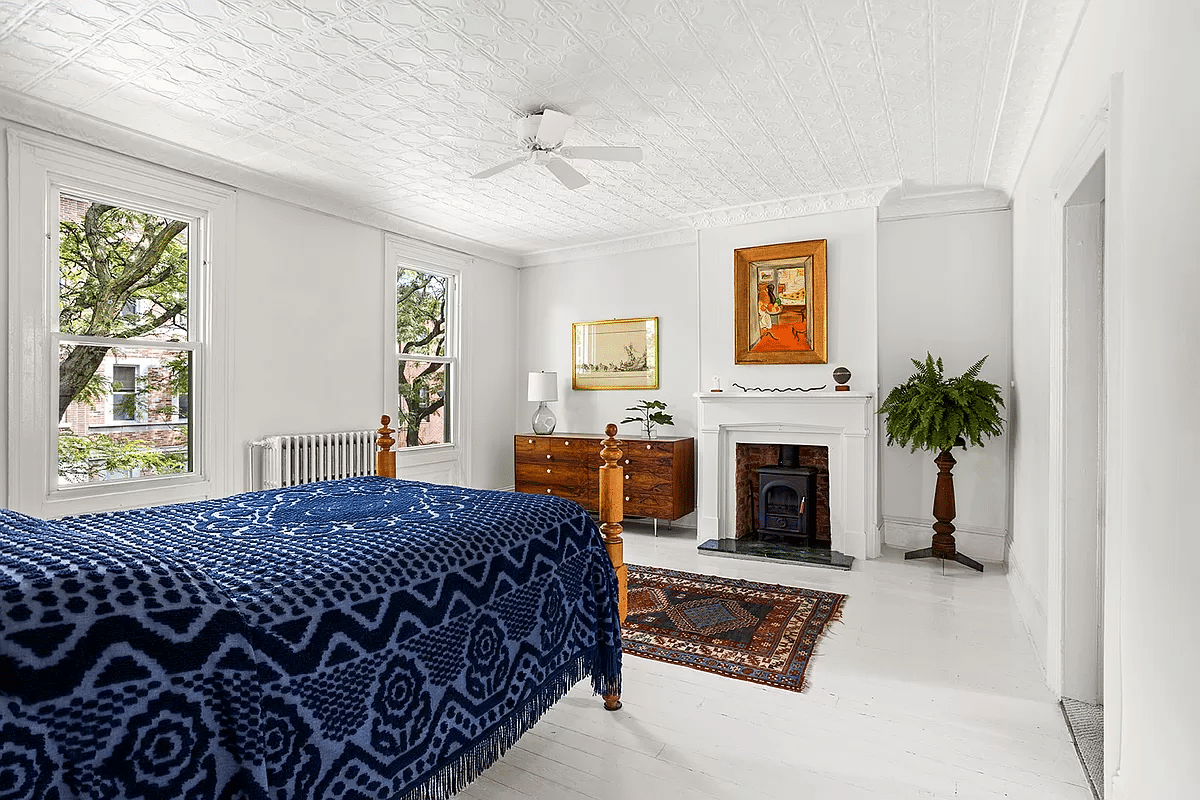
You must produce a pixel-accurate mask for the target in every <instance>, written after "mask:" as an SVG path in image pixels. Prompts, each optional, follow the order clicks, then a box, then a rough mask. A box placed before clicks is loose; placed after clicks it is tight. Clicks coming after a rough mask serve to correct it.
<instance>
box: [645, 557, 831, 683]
mask: <svg viewBox="0 0 1200 800" xmlns="http://www.w3.org/2000/svg"><path fill="white" fill-rule="evenodd" d="M628 566H629V615H628V616H627V617H626V619H625V624H623V625H622V626H621V640H622V642H623V644H624V649H625V652H626V653H629V654H631V655H635V656H642V657H643V658H653V659H655V660H657V661H666V662H668V663H671V664H681V665H683V666H685V667H691V668H692V669H699V670H703V671H705V672H712V673H715V674H717V675H726V676H728V677H730V678H738V679H739V680H743V681H750V682H752V683H761V684H764V685H766V686H775V687H778V688H780V689H788V690H790V691H793V692H799V691H803V689H804V673H805V671H806V670H807V669H808V663H809V661H810V660H811V659H812V657H813V649H814V648H815V647H816V645H817V641H818V640H819V639H820V638H821V634H822V633H824V632H825V628H826V627H827V626H828V625H829V623H831V622H833V621H835V620H837V619H838V618H839V617H840V616H841V613H842V604H843V603H844V602H845V600H846V595H844V594H835V593H833V592H819V591H815V590H813V589H800V588H796V587H793V586H778V585H776V584H771V583H755V582H754V581H745V580H735V579H733V578H720V577H717V576H715V575H696V574H694V573H691V572H677V571H675V570H670V569H660V568H658V567H639V566H635V565H633V564H630V565H628Z"/></svg>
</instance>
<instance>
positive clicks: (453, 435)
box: [383, 234, 471, 482]
mask: <svg viewBox="0 0 1200 800" xmlns="http://www.w3.org/2000/svg"><path fill="white" fill-rule="evenodd" d="M470 263H471V258H470V257H469V256H466V255H463V254H461V253H457V252H455V251H452V250H447V249H445V248H442V247H438V246H436V245H430V244H426V243H424V242H418V241H416V240H413V239H408V238H405V237H401V236H397V235H395V234H385V237H384V270H383V272H384V292H383V299H384V308H383V323H384V330H385V331H386V332H387V340H386V341H388V342H389V343H390V344H388V345H387V346H385V347H384V367H383V370H384V372H383V374H384V376H385V380H384V386H383V393H384V396H383V408H384V409H385V410H386V413H388V414H390V415H391V417H392V423H391V427H393V428H397V431H399V428H398V425H397V421H398V420H399V419H400V415H399V406H400V396H399V392H398V391H397V387H396V380H397V376H398V374H399V369H400V361H401V358H400V343H399V342H398V341H397V340H396V276H397V274H398V273H399V271H400V270H401V269H412V270H417V271H419V272H427V273H432V274H435V275H442V276H444V277H447V278H449V279H450V284H449V286H448V287H447V295H448V296H447V299H446V353H447V355H445V356H432V355H423V354H412V355H409V356H407V357H406V359H405V360H410V361H425V362H436V363H444V364H446V365H447V367H446V368H447V383H448V384H449V392H448V393H447V396H446V405H445V406H444V408H445V409H446V414H447V415H448V417H449V428H450V442H448V443H444V444H427V445H421V446H419V447H400V446H397V447H396V448H395V450H396V463H397V468H398V470H399V471H403V470H404V469H405V468H406V467H408V468H420V467H424V466H431V465H438V466H440V467H441V468H443V469H446V470H448V472H447V478H448V481H449V482H464V481H465V458H464V453H465V447H464V442H465V437H466V436H467V435H469V434H468V430H469V426H468V424H467V420H466V416H467V415H466V414H465V413H464V411H465V409H464V406H463V403H464V400H465V398H467V397H469V396H470V393H469V390H468V388H467V387H466V385H465V381H466V375H467V370H466V369H464V366H463V363H464V353H463V348H462V342H463V340H464V336H463V331H464V327H465V320H464V319H463V314H462V309H463V294H464V287H463V269H464V267H466V266H467V265H469V264H470ZM398 438H399V433H397V439H398Z"/></svg>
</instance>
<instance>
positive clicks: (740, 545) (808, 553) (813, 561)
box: [696, 535, 854, 570]
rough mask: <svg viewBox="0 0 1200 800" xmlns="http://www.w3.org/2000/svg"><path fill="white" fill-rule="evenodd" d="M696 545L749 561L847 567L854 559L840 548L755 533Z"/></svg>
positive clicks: (707, 551) (709, 551)
mask: <svg viewBox="0 0 1200 800" xmlns="http://www.w3.org/2000/svg"><path fill="white" fill-rule="evenodd" d="M696 549H697V550H698V551H699V552H701V553H704V554H706V555H710V556H723V557H725V558H742V559H746V560H748V561H788V562H791V563H793V564H801V565H804V566H807V567H826V568H828V569H844V570H848V569H850V566H851V565H852V564H853V563H854V556H848V555H845V554H844V553H839V552H838V551H837V550H829V549H827V548H820V547H806V546H804V545H799V544H790V543H788V542H785V541H782V540H778V539H774V540H771V541H758V539H757V537H755V536H753V535H752V536H744V537H742V538H741V539H720V540H718V539H709V540H708V541H706V542H705V543H704V544H702V545H700V546H699V547H697V548H696Z"/></svg>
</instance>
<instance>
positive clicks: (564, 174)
mask: <svg viewBox="0 0 1200 800" xmlns="http://www.w3.org/2000/svg"><path fill="white" fill-rule="evenodd" d="M546 169H548V170H550V171H551V172H552V173H554V177H556V178H558V180H559V182H560V183H562V185H563V186H565V187H567V188H568V189H578V188H579V187H580V186H587V185H588V184H589V183H591V181H589V180H588V179H587V178H585V177H583V175H581V174H580V173H579V171H578V170H576V169H575V168H574V167H572V166H571V165H570V164H568V163H567V162H565V161H563V160H562V159H561V158H552V159H550V160H549V161H547V162H546Z"/></svg>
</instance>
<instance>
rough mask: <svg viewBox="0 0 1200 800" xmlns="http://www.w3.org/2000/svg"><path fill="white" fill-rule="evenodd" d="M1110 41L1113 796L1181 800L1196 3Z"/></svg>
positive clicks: (1192, 590)
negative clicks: (1114, 218) (1117, 89)
mask: <svg viewBox="0 0 1200 800" xmlns="http://www.w3.org/2000/svg"><path fill="white" fill-rule="evenodd" d="M1120 31H1121V46H1122V48H1123V51H1124V53H1123V58H1124V97H1125V104H1124V109H1123V113H1122V114H1121V121H1122V125H1121V129H1120V131H1119V136H1120V137H1121V138H1120V141H1119V142H1118V145H1117V150H1118V157H1119V158H1120V159H1121V163H1120V165H1119V167H1118V169H1119V173H1120V174H1119V177H1120V185H1119V186H1118V188H1117V189H1116V190H1115V192H1114V191H1113V190H1112V187H1111V186H1110V192H1109V200H1110V202H1109V210H1110V211H1112V210H1113V205H1114V203H1113V201H1114V200H1115V201H1120V206H1122V207H1123V208H1121V209H1118V213H1121V214H1122V219H1121V223H1123V242H1121V243H1120V246H1121V249H1122V251H1123V252H1122V255H1123V258H1122V261H1121V265H1120V274H1119V275H1117V276H1115V277H1116V280H1117V286H1116V291H1118V292H1119V293H1120V307H1121V308H1120V312H1119V313H1118V314H1117V322H1118V326H1119V333H1118V336H1119V338H1118V340H1117V342H1116V343H1115V346H1116V349H1117V353H1116V357H1117V359H1118V361H1119V368H1120V370H1121V371H1122V376H1123V381H1122V386H1121V389H1120V396H1119V405H1120V423H1119V430H1118V432H1117V433H1116V436H1115V437H1114V442H1113V444H1114V445H1115V448H1116V453H1117V457H1118V458H1119V459H1120V469H1119V473H1118V474H1119V488H1118V497H1117V500H1118V503H1119V509H1120V519H1119V521H1118V524H1119V529H1120V533H1121V537H1120V542H1119V543H1120V548H1119V552H1115V553H1114V552H1110V553H1109V558H1115V559H1119V564H1120V565H1121V587H1120V603H1121V606H1120V630H1121V640H1120V657H1121V676H1120V683H1121V712H1122V726H1121V737H1120V755H1121V758H1120V763H1119V765H1117V766H1118V770H1119V771H1118V773H1117V775H1116V778H1115V780H1114V782H1113V788H1114V793H1113V794H1114V796H1115V797H1116V798H1117V799H1118V800H1135V799H1140V798H1183V797H1194V796H1196V793H1197V789H1196V778H1195V759H1196V753H1197V752H1198V751H1200V682H1198V681H1197V679H1196V663H1197V660H1198V658H1200V625H1198V624H1197V623H1196V614H1197V612H1198V611H1200V579H1198V578H1197V574H1196V570H1197V566H1198V565H1200V536H1197V532H1196V520H1197V511H1198V510H1200V504H1198V503H1197V500H1196V496H1197V485H1198V483H1197V479H1198V478H1200V470H1198V469H1197V467H1196V464H1197V453H1200V424H1198V423H1197V415H1196V396H1197V395H1196V392H1197V388H1198V381H1197V375H1200V351H1198V350H1197V347H1196V344H1197V342H1200V315H1198V314H1197V311H1196V298H1197V297H1200V269H1197V264H1196V254H1197V253H1200V225H1197V224H1196V210H1197V209H1200V147H1198V145H1197V143H1198V142H1200V96H1198V94H1197V92H1196V90H1195V82H1196V78H1197V76H1200V52H1198V51H1197V50H1196V47H1195V38H1196V33H1197V31H1200V4H1197V3H1195V2H1183V1H1174V2H1173V1H1172V0H1139V1H1138V2H1136V3H1134V2H1128V3H1126V5H1125V15H1124V17H1123V18H1122V20H1121V25H1120ZM1114 194H1115V195H1116V197H1114ZM1106 633H1107V628H1106ZM1107 677H1108V676H1107V674H1106V678H1107ZM1106 688H1107V687H1106ZM1106 699H1107V698H1106ZM1105 738H1106V739H1107V738H1108V737H1107V735H1106V737H1105Z"/></svg>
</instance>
